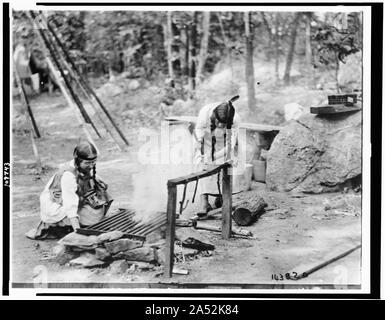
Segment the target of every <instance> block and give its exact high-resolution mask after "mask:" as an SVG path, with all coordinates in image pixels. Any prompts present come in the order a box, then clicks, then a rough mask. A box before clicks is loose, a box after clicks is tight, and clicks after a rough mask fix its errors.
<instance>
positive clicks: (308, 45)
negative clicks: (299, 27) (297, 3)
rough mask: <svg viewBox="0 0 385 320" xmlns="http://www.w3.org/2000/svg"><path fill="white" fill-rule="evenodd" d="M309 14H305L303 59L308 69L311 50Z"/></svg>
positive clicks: (310, 62) (309, 67)
mask: <svg viewBox="0 0 385 320" xmlns="http://www.w3.org/2000/svg"><path fill="white" fill-rule="evenodd" d="M310 22H311V14H307V15H306V37H305V60H306V65H307V68H308V69H309V70H311V69H312V51H311V28H310Z"/></svg>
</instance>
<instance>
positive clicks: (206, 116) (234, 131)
mask: <svg viewBox="0 0 385 320" xmlns="http://www.w3.org/2000/svg"><path fill="white" fill-rule="evenodd" d="M220 103H221V102H215V103H210V104H208V105H205V106H204V107H203V108H202V109H201V110H200V111H199V115H198V119H197V123H196V126H195V135H196V140H197V141H195V143H196V147H195V150H196V151H195V157H194V161H195V164H196V171H201V170H207V169H208V168H209V167H210V166H212V165H213V164H217V165H218V164H220V163H223V162H225V156H221V157H219V156H217V154H218V153H219V152H220V150H221V149H223V148H225V137H224V134H225V129H221V128H216V129H215V131H214V135H215V137H216V143H215V154H214V162H213V161H212V157H211V148H212V143H211V141H212V140H211V139H212V136H211V131H210V122H211V121H210V117H211V115H212V114H213V110H214V109H215V108H216V107H217V106H218V105H219V104H220ZM239 124H240V118H239V115H238V114H237V113H235V115H234V120H233V126H232V128H231V156H230V158H231V159H234V157H235V156H234V149H235V146H236V144H237V138H238V130H239ZM202 139H203V145H204V147H203V153H204V155H205V156H204V158H203V157H202V156H201V150H200V143H199V142H198V141H201V140H202ZM238 180H239V179H237V176H233V192H237V191H238V190H237V189H239V181H238ZM217 181H218V176H217V175H214V176H210V177H207V178H203V179H200V180H199V193H200V194H203V193H214V194H218V192H219V191H218V186H217ZM219 185H220V188H221V191H222V177H221V176H220V177H219Z"/></svg>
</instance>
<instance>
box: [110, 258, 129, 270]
mask: <svg viewBox="0 0 385 320" xmlns="http://www.w3.org/2000/svg"><path fill="white" fill-rule="evenodd" d="M110 267H111V272H112V273H125V272H126V271H127V269H128V267H129V265H128V263H127V261H126V260H116V261H114V262H113V263H111V264H110Z"/></svg>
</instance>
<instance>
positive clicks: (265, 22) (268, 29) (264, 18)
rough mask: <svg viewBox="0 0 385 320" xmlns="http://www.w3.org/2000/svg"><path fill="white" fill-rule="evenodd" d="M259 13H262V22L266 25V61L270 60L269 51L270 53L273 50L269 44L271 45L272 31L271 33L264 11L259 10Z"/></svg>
mask: <svg viewBox="0 0 385 320" xmlns="http://www.w3.org/2000/svg"><path fill="white" fill-rule="evenodd" d="M261 14H262V19H263V23H264V25H265V27H266V30H267V33H268V37H269V42H268V49H267V50H266V59H267V61H270V59H271V53H272V51H273V50H272V47H271V45H272V38H273V33H272V31H271V28H270V26H269V22H268V21H267V19H266V15H265V13H264V12H261Z"/></svg>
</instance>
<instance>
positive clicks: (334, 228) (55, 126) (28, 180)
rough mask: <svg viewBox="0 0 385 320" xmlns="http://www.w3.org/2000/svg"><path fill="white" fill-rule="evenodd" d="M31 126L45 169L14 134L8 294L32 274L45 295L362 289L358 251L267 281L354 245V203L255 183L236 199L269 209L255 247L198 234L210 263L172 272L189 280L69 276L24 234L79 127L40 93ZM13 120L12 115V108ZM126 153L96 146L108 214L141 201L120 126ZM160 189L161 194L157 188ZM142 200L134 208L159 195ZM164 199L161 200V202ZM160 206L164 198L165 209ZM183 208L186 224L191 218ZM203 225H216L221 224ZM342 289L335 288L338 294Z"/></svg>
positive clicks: (99, 272)
mask: <svg viewBox="0 0 385 320" xmlns="http://www.w3.org/2000/svg"><path fill="white" fill-rule="evenodd" d="M31 105H32V108H33V110H34V113H35V117H36V121H37V123H38V126H39V129H40V131H41V134H42V138H40V139H38V140H37V147H38V150H39V153H40V157H41V161H42V163H43V165H44V170H43V172H42V173H38V172H37V170H36V168H35V167H34V157H33V151H32V147H31V140H30V137H29V135H28V134H26V133H25V132H23V131H22V130H17V131H14V132H13V134H12V179H11V183H12V199H11V219H12V220H11V221H12V228H11V244H12V252H11V254H12V256H11V263H12V264H11V282H12V284H13V286H14V287H25V286H32V285H33V283H34V282H35V279H36V277H37V275H38V274H39V272H40V271H41V270H42V269H43V270H46V271H47V274H46V276H47V280H48V282H49V283H50V284H51V285H52V286H64V287H79V286H80V287H81V286H93V287H98V288H100V287H138V288H140V287H162V286H171V285H172V286H176V287H184V286H187V287H190V288H200V287H202V286H203V287H206V288H223V287H228V288H302V287H303V288H306V287H309V285H310V287H312V288H314V287H317V288H354V289H357V288H359V286H360V284H361V251H360V250H359V249H358V250H356V251H354V252H353V253H351V254H350V255H348V256H346V257H344V258H342V259H340V260H338V261H336V262H334V263H332V264H330V265H328V266H326V267H324V268H322V269H321V270H319V271H317V272H314V273H312V274H311V275H309V276H308V277H307V278H303V279H301V280H287V279H286V280H282V281H281V280H274V279H273V275H274V274H278V275H279V274H285V273H288V272H297V273H300V272H303V271H306V270H308V269H310V268H312V267H313V266H316V265H318V264H320V263H321V262H324V261H325V260H327V259H329V258H332V257H334V256H336V255H338V254H340V253H342V252H344V251H346V250H348V249H350V248H352V247H354V246H356V245H358V244H360V243H361V194H360V193H355V192H353V191H349V192H348V193H330V194H322V195H297V194H290V193H276V192H271V191H269V190H267V189H266V186H265V184H262V183H257V182H253V184H252V190H250V191H248V192H244V193H242V194H238V195H236V196H235V198H234V201H236V200H237V199H240V198H245V197H247V196H249V195H251V194H255V193H258V194H259V195H261V196H262V197H263V198H264V199H265V201H266V202H267V204H268V207H267V208H266V209H267V210H266V213H265V214H263V215H262V216H261V217H260V219H259V220H258V221H257V222H256V223H254V224H253V225H252V226H249V227H245V229H247V230H250V231H251V232H252V233H253V234H254V236H255V239H252V240H250V239H239V238H232V239H230V240H223V239H221V236H220V234H219V233H215V232H209V231H202V233H204V234H205V235H206V236H207V237H208V238H209V239H210V240H211V242H212V243H213V244H214V245H215V250H214V251H212V255H211V256H199V257H198V258H197V259H194V260H191V261H185V262H181V263H177V264H176V266H177V267H179V268H181V269H187V270H188V271H189V274H188V275H175V276H174V277H173V278H172V279H166V278H163V277H162V276H159V272H157V271H148V272H139V271H137V272H133V273H126V274H124V275H118V274H111V272H110V269H109V268H108V267H107V268H98V269H77V268H74V267H69V266H66V265H64V266H60V265H58V264H57V263H56V262H55V261H54V260H53V259H52V257H51V249H52V247H53V246H55V244H56V240H45V241H32V240H29V239H27V238H26V237H25V236H24V234H25V232H27V231H28V230H29V229H31V228H32V227H34V226H35V225H36V224H37V223H38V221H39V194H40V192H41V191H42V189H43V188H44V185H45V184H46V182H47V181H48V179H49V178H50V176H51V175H52V174H53V173H54V172H55V169H56V168H57V166H58V164H59V163H63V162H65V161H69V160H71V156H72V152H73V147H74V145H75V144H76V142H77V139H78V137H79V136H81V135H82V130H81V127H80V126H79V125H78V123H77V120H76V117H75V116H74V115H73V114H72V111H71V109H70V108H69V107H67V106H66V104H65V101H64V99H63V97H61V96H55V97H48V96H47V95H45V94H43V95H41V96H39V97H36V98H33V99H32V100H31ZM14 110H15V111H14V117H13V121H14V123H15V121H17V119H15V116H16V115H18V112H17V110H20V102H19V101H17V100H16V101H15V102H14ZM120 127H121V128H122V130H123V131H124V133H125V134H126V136H127V138H128V139H129V141H130V142H132V145H131V146H130V147H129V148H128V149H127V150H126V151H125V152H121V151H120V150H119V149H118V148H117V147H116V146H114V144H113V143H112V140H111V139H104V140H100V139H99V140H98V139H96V140H95V141H96V143H97V146H98V148H99V150H100V152H101V156H100V158H99V160H98V166H97V168H98V173H99V174H100V175H101V176H102V177H103V178H104V179H105V180H106V181H107V183H108V184H109V187H110V192H111V194H112V195H113V197H114V199H115V200H114V204H113V206H112V208H111V209H114V208H127V207H135V205H136V204H137V201H138V197H140V196H141V194H142V193H141V192H138V191H137V190H135V188H136V187H137V184H136V183H135V181H136V180H135V179H136V178H135V175H138V173H139V174H140V173H141V172H142V173H143V171H144V170H146V168H145V167H143V166H141V165H139V164H138V163H137V161H136V156H137V149H138V146H140V144H141V142H140V141H138V134H137V132H136V131H135V130H133V128H129V127H127V126H125V125H124V123H120ZM155 188H156V189H159V190H163V189H165V185H164V186H158V185H156V186H155ZM162 194H163V191H162V192H160V193H156V194H151V193H148V194H147V195H146V198H145V199H142V202H144V203H146V202H147V201H150V199H151V197H157V196H159V197H160V196H161V195H162ZM164 194H165V193H164ZM341 199H344V200H346V202H347V203H348V204H349V210H348V211H341V210H325V203H326V202H327V201H328V202H329V203H335V202H337V201H340V200H341ZM165 201H166V199H164V198H163V199H162V203H164V202H165ZM196 209H197V207H196V206H189V208H188V209H187V210H186V212H185V213H184V215H186V217H188V216H189V215H192V214H194V213H195V212H196ZM206 222H207V223H210V224H213V225H216V226H220V223H221V222H220V219H219V217H218V218H216V219H212V220H208V221H206ZM341 286H342V287H341Z"/></svg>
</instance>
